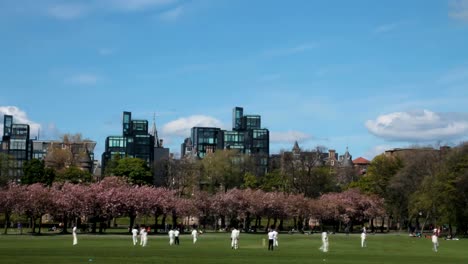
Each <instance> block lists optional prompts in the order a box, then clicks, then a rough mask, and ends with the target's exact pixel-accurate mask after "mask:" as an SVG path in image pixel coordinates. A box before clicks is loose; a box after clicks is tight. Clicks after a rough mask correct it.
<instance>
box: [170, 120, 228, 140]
mask: <svg viewBox="0 0 468 264" xmlns="http://www.w3.org/2000/svg"><path fill="white" fill-rule="evenodd" d="M197 126H198V127H219V128H222V127H223V124H222V123H221V121H219V120H218V119H216V118H214V117H210V116H205V115H193V116H189V117H182V118H179V119H177V120H174V121H171V122H169V123H167V124H165V125H164V126H163V128H162V132H163V133H164V134H165V135H169V136H170V135H177V136H182V137H188V136H190V129H192V127H197Z"/></svg>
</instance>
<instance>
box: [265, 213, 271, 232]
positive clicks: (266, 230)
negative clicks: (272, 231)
mask: <svg viewBox="0 0 468 264" xmlns="http://www.w3.org/2000/svg"><path fill="white" fill-rule="evenodd" d="M270 220H271V218H270V217H268V221H267V225H266V227H265V232H268V228H270Z"/></svg>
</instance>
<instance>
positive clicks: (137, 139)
mask: <svg viewBox="0 0 468 264" xmlns="http://www.w3.org/2000/svg"><path fill="white" fill-rule="evenodd" d="M154 145H155V137H154V135H151V134H150V133H149V129H148V121H147V120H139V119H132V113H131V112H123V118H122V135H121V136H108V137H107V138H106V144H105V151H104V153H103V155H102V168H103V170H105V168H106V166H107V164H108V163H109V161H110V160H111V159H113V158H115V157H116V156H119V157H120V158H124V157H130V158H139V159H142V160H145V161H146V162H147V164H148V166H151V164H152V163H153V161H154Z"/></svg>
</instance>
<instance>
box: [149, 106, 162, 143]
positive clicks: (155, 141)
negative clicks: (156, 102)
mask: <svg viewBox="0 0 468 264" xmlns="http://www.w3.org/2000/svg"><path fill="white" fill-rule="evenodd" d="M151 135H152V136H153V137H154V147H156V148H160V147H161V146H160V142H159V137H158V130H157V129H156V113H153V127H152V128H151Z"/></svg>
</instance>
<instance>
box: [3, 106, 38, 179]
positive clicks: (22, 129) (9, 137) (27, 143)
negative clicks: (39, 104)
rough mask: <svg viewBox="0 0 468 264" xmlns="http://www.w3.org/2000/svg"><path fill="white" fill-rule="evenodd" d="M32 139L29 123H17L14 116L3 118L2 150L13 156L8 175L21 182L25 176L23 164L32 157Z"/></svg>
mask: <svg viewBox="0 0 468 264" xmlns="http://www.w3.org/2000/svg"><path fill="white" fill-rule="evenodd" d="M32 146H33V144H32V140H31V139H30V128H29V125H28V124H15V123H14V122H13V116H11V115H5V116H4V118H3V136H2V143H1V145H0V152H1V153H3V154H6V155H8V156H9V157H10V158H11V161H10V162H9V170H8V176H9V177H10V179H11V180H12V181H16V182H20V181H21V177H22V176H23V165H24V163H25V162H26V161H29V160H31V159H32V153H33V151H32Z"/></svg>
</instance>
